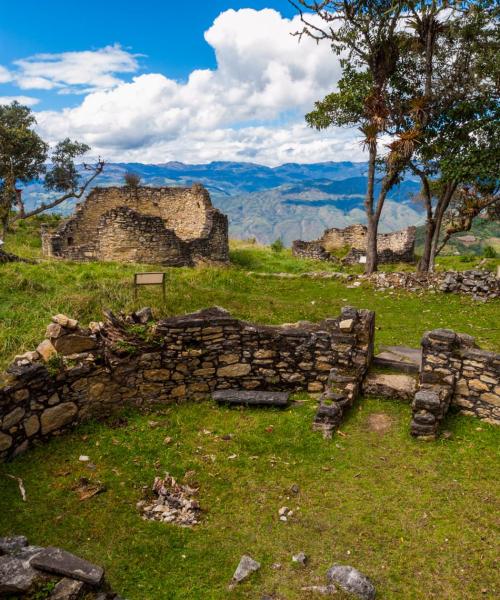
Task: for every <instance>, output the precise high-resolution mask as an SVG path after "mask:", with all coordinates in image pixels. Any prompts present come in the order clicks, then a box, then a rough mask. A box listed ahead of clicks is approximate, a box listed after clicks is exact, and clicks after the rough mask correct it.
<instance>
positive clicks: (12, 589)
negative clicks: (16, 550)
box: [0, 555, 40, 596]
mask: <svg viewBox="0 0 500 600" xmlns="http://www.w3.org/2000/svg"><path fill="white" fill-rule="evenodd" d="M39 576H40V574H39V573H37V572H36V571H35V569H32V568H31V567H30V565H29V563H28V562H26V561H23V560H21V559H20V558H16V557H15V556H9V555H7V556H1V557H0V596H3V595H7V594H22V593H24V592H27V591H29V589H30V588H31V586H32V585H33V584H34V583H35V581H36V580H37V579H38V578H39Z"/></svg>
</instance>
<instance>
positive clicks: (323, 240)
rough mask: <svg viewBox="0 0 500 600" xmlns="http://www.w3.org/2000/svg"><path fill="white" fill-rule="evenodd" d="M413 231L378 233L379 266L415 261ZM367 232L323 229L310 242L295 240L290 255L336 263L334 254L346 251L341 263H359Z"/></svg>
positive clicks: (353, 227)
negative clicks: (323, 230) (322, 231)
mask: <svg viewBox="0 0 500 600" xmlns="http://www.w3.org/2000/svg"><path fill="white" fill-rule="evenodd" d="M415 235H416V227H408V228H407V229H402V230H401V231H395V232H393V233H379V234H378V236H377V254H378V261H379V263H398V262H407V263H412V262H414V260H415ZM366 241H367V228H366V226H365V225H350V226H349V227H346V228H345V229H337V228H335V227H333V228H332V229H326V230H325V232H324V234H323V235H322V237H320V238H319V239H318V240H315V241H312V242H303V241H301V240H296V241H295V242H293V245H292V254H293V255H294V256H297V257H300V258H311V259H315V260H326V261H328V260H331V261H334V262H335V261H337V258H336V257H335V255H334V252H335V251H342V250H344V249H348V253H347V255H346V256H345V257H344V258H343V259H342V262H343V263H344V264H349V265H351V264H357V263H360V262H363V257H365V256H366Z"/></svg>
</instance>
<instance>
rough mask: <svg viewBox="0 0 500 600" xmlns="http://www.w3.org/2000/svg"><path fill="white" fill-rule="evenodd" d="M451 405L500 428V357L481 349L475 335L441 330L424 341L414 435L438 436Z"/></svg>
mask: <svg viewBox="0 0 500 600" xmlns="http://www.w3.org/2000/svg"><path fill="white" fill-rule="evenodd" d="M450 405H451V406H456V407H458V408H459V409H460V411H461V412H462V413H463V414H467V415H473V416H476V417H479V418H480V419H483V420H485V421H487V422H488V423H494V424H497V425H500V354H497V353H495V352H488V351H486V350H480V349H479V348H477V347H476V346H475V343H474V338H472V337H471V336H468V335H465V334H457V333H455V332H453V331H449V330H447V329H437V330H435V331H431V332H428V333H426V334H425V336H424V338H423V340H422V369H421V373H420V385H419V390H418V392H417V393H416V395H415V400H414V402H413V421H412V434H413V435H415V436H423V437H435V436H436V435H437V432H438V428H439V423H440V422H441V420H442V419H443V417H444V415H445V414H446V411H447V410H448V407H449V406H450Z"/></svg>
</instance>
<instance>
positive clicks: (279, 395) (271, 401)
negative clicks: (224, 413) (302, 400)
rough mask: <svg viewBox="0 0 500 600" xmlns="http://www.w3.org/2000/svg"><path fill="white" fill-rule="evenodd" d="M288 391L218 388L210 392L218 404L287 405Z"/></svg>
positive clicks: (281, 406)
mask: <svg viewBox="0 0 500 600" xmlns="http://www.w3.org/2000/svg"><path fill="white" fill-rule="evenodd" d="M289 397H290V394H289V393H288V392H258V391H257V392H256V391H248V390H218V391H216V392H213V393H212V398H213V399H214V400H215V401H216V402H218V403H219V404H231V405H245V406H277V407H280V408H285V407H287V406H288V399H289Z"/></svg>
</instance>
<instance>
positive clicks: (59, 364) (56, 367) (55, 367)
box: [45, 354, 64, 376]
mask: <svg viewBox="0 0 500 600" xmlns="http://www.w3.org/2000/svg"><path fill="white" fill-rule="evenodd" d="M45 366H46V368H47V371H48V372H49V373H50V374H51V375H52V376H55V375H57V374H58V373H60V372H61V371H62V370H63V369H64V361H63V357H62V356H61V355H60V354H54V355H53V356H51V357H50V358H49V360H48V361H47V362H46V363H45Z"/></svg>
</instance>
